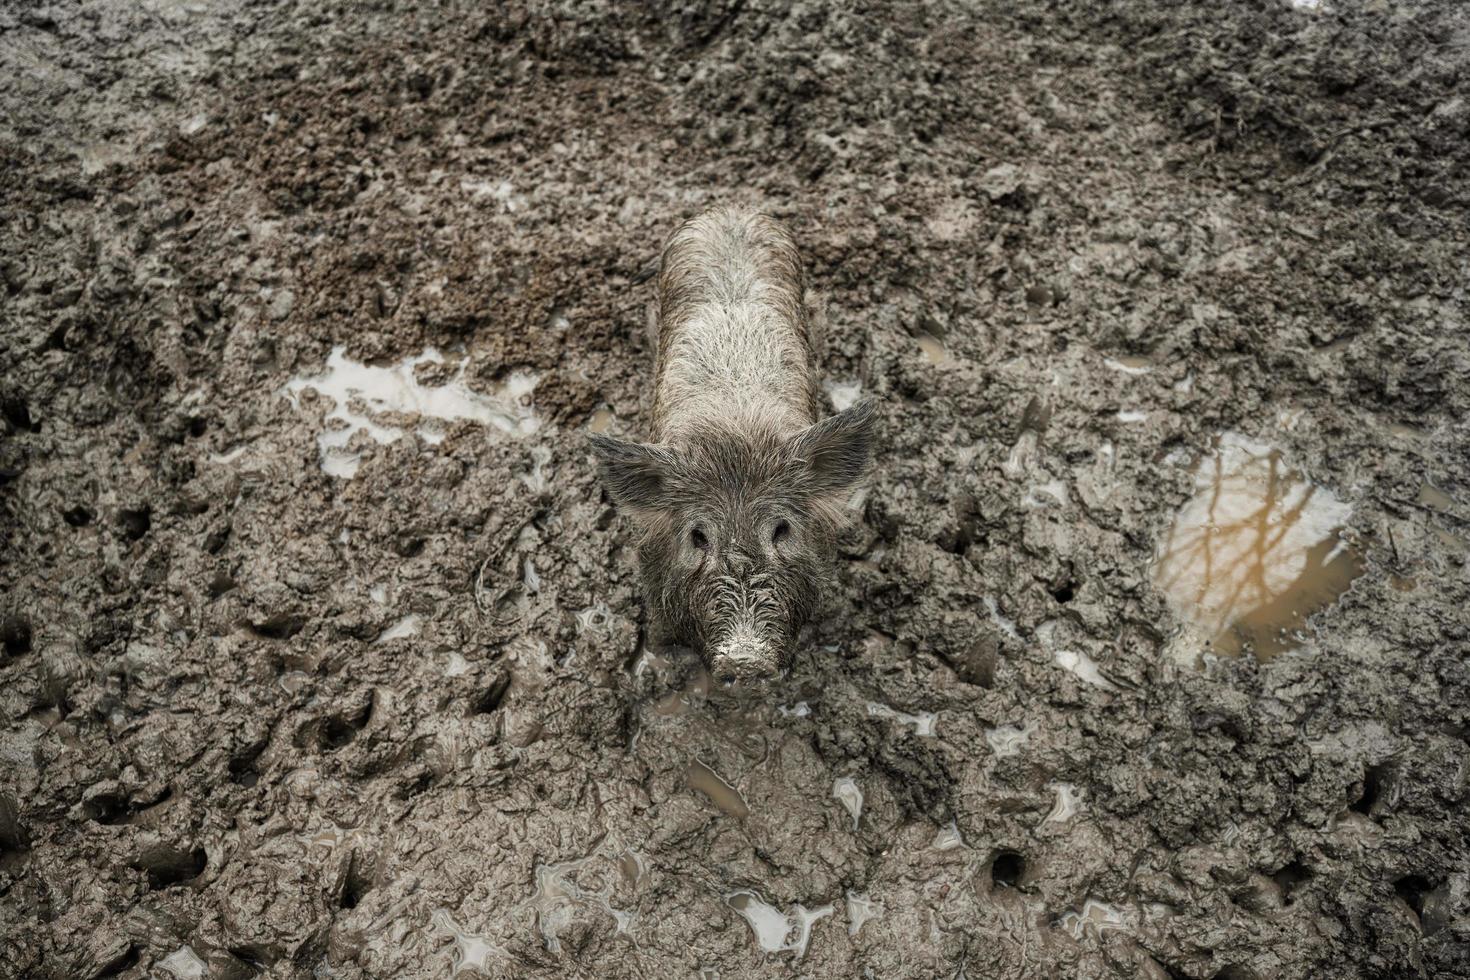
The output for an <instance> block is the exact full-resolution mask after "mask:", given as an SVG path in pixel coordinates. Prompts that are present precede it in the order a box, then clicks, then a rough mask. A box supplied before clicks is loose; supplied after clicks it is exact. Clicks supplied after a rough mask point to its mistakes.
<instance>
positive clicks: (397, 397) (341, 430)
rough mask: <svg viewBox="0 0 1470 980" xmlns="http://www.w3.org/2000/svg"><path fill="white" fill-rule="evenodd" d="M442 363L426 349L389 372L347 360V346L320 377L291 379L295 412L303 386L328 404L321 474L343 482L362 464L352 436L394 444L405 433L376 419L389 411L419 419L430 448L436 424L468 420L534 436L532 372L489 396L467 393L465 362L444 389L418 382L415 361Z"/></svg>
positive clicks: (437, 438)
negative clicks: (320, 396)
mask: <svg viewBox="0 0 1470 980" xmlns="http://www.w3.org/2000/svg"><path fill="white" fill-rule="evenodd" d="M442 363H444V356H443V355H442V354H440V353H439V352H438V351H436V350H434V349H432V348H430V349H429V350H426V351H425V352H424V353H422V354H420V355H418V356H417V357H409V358H405V359H404V360H402V361H399V362H398V363H397V364H395V365H393V366H392V367H374V366H372V365H370V364H362V363H359V362H357V361H354V360H352V359H351V358H349V357H348V356H347V355H346V348H345V347H334V348H333V349H332V352H331V353H330V354H328V355H327V366H326V372H325V373H323V374H320V375H315V376H312V377H298V378H293V379H292V380H291V381H289V382H287V384H286V387H285V389H284V390H283V391H282V394H284V395H285V396H286V397H287V398H289V399H290V400H291V404H292V405H293V406H298V407H299V405H300V402H301V395H302V393H303V392H304V391H306V390H307V389H312V390H314V391H316V392H317V393H318V394H319V395H323V396H325V397H327V398H330V399H331V400H332V402H333V407H332V410H331V411H330V412H329V413H327V416H326V428H325V429H324V430H323V432H322V434H321V435H320V436H318V437H317V444H318V446H319V447H320V448H321V462H322V469H323V470H325V471H326V472H327V473H329V474H331V475H332V476H338V477H342V478H343V479H349V480H350V479H351V478H352V477H353V476H354V475H356V473H357V467H358V466H359V464H360V463H361V462H362V458H361V455H360V454H359V453H355V452H353V451H352V450H350V449H348V448H347V445H348V443H349V442H350V441H351V440H352V437H353V436H354V435H356V434H357V433H359V432H365V433H367V435H368V436H369V438H371V439H372V440H373V441H374V442H378V443H390V442H395V441H397V440H398V439H400V438H402V437H403V434H404V429H402V428H399V427H398V426H396V425H393V424H390V423H388V422H380V421H378V419H377V418H375V416H376V417H381V416H384V415H388V414H391V415H399V416H413V417H416V418H418V419H420V420H421V422H420V424H419V426H418V428H417V432H418V434H419V436H420V437H421V438H422V439H424V441H425V442H428V443H430V444H433V443H438V442H442V441H443V439H444V433H443V430H442V429H441V428H440V427H439V425H438V424H437V423H438V422H455V421H460V420H469V421H474V422H479V423H480V424H482V425H487V426H492V427H494V428H496V429H498V430H500V431H502V432H507V433H512V434H515V435H522V436H523V435H528V434H530V433H532V432H534V431H536V429H537V427H538V426H539V425H540V419H539V418H538V417H537V416H536V413H535V412H534V411H532V409H531V406H530V395H531V392H532V390H533V389H534V388H535V387H536V378H535V376H534V375H530V374H524V373H516V374H513V375H511V376H510V378H509V379H508V380H507V381H506V382H505V384H504V385H503V386H502V387H501V390H499V391H497V392H496V393H495V394H493V395H483V394H480V393H479V392H476V391H473V390H471V389H470V388H469V386H468V385H466V384H465V382H464V366H463V365H461V367H460V369H459V371H458V372H457V373H456V374H455V376H454V378H453V379H452V380H451V381H449V382H448V383H447V384H444V385H440V386H438V387H429V386H426V385H423V384H420V383H419V380H418V377H417V376H416V375H415V373H414V372H415V368H417V367H418V366H419V365H420V364H442ZM423 420H428V421H423ZM435 420H437V421H435Z"/></svg>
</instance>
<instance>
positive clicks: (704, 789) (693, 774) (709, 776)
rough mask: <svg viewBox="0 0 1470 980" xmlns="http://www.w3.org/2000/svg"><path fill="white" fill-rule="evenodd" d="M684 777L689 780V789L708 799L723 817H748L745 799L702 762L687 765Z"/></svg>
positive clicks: (748, 809)
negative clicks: (687, 768) (687, 769)
mask: <svg viewBox="0 0 1470 980" xmlns="http://www.w3.org/2000/svg"><path fill="white" fill-rule="evenodd" d="M686 777H687V778H688V780H689V787H690V788H691V789H694V790H697V791H698V792H700V793H703V794H704V795H705V796H706V797H708V798H709V801H710V802H711V803H713V804H714V805H715V806H716V807H718V808H719V810H720V812H721V813H723V814H725V816H727V817H748V816H750V807H749V806H747V805H746V802H745V797H743V796H741V795H740V791H739V790H738V789H736V788H735V787H734V786H731V785H730V784H729V783H727V782H725V781H724V780H723V779H721V778H720V777H719V776H718V775H717V774H716V773H715V771H714V770H713V769H711V768H710V767H709V766H707V765H705V764H704V763H703V762H700V761H699V760H698V759H696V760H695V761H693V762H691V763H689V771H688V772H687V773H686Z"/></svg>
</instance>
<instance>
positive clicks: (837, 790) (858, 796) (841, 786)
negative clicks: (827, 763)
mask: <svg viewBox="0 0 1470 980" xmlns="http://www.w3.org/2000/svg"><path fill="white" fill-rule="evenodd" d="M832 798H833V799H834V800H837V801H838V802H839V803H841V804H842V806H843V808H844V809H846V810H847V812H848V813H849V814H850V815H851V816H852V829H853V830H857V829H858V821H859V820H861V819H862V815H863V791H862V788H861V787H859V786H858V784H857V782H856V780H854V779H853V778H852V777H851V776H840V777H838V779H837V780H836V781H835V782H834V783H833V784H832Z"/></svg>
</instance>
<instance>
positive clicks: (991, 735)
mask: <svg viewBox="0 0 1470 980" xmlns="http://www.w3.org/2000/svg"><path fill="white" fill-rule="evenodd" d="M1034 731H1036V722H1034V721H1033V722H1027V724H1026V727H1025V728H1017V727H1016V726H1015V725H1000V726H998V727H996V728H990V729H987V730H986V732H985V741H987V742H989V743H990V751H991V752H994V753H995V757H996V758H997V759H1004V758H1005V757H1006V756H1011V755H1019V754H1020V752H1021V746H1023V745H1025V744H1026V740H1027V739H1029V738H1030V737H1031V733H1032V732H1034Z"/></svg>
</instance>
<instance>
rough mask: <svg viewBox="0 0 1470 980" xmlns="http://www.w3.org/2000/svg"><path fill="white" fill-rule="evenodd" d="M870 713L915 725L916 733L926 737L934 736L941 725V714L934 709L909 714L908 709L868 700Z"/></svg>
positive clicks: (874, 716) (873, 715)
mask: <svg viewBox="0 0 1470 980" xmlns="http://www.w3.org/2000/svg"><path fill="white" fill-rule="evenodd" d="M868 714H869V716H871V717H873V718H892V719H893V720H894V721H896V722H898V723H899V724H900V725H913V726H914V734H915V735H920V736H923V737H924V738H933V737H934V735H935V729H936V728H937V727H938V725H939V714H938V713H937V712H934V711H920V712H918V713H917V714H912V715H911V714H909V713H908V712H907V711H899V710H898V709H897V708H890V707H889V706H888V705H886V704H879V703H878V702H876V701H869V702H868Z"/></svg>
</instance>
